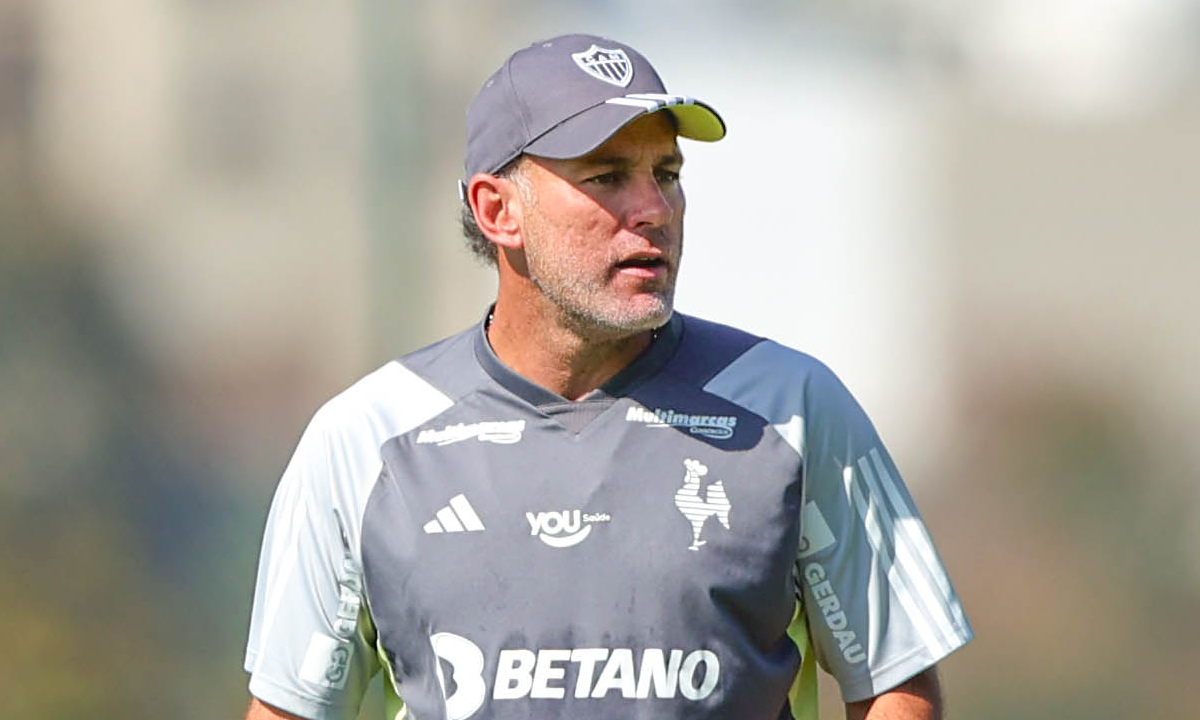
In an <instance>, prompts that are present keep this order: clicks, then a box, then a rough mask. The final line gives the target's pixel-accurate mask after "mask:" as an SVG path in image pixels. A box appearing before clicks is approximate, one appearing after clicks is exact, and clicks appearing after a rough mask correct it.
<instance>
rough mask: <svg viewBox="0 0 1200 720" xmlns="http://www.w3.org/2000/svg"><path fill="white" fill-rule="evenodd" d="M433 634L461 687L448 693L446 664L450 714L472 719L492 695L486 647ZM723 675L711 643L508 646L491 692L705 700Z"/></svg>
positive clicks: (500, 695)
mask: <svg viewBox="0 0 1200 720" xmlns="http://www.w3.org/2000/svg"><path fill="white" fill-rule="evenodd" d="M429 641H430V644H431V645H432V646H433V651H434V653H436V654H437V656H438V657H439V658H441V659H442V660H444V661H446V663H447V664H449V666H450V669H451V678H452V679H453V681H454V683H453V685H452V687H453V688H454V692H453V693H451V694H449V695H447V694H446V688H447V683H446V680H445V677H444V675H443V673H442V669H441V663H439V664H438V682H439V683H440V684H441V686H442V697H444V698H445V700H446V715H447V717H448V718H449V720H466V718H469V717H471V716H472V715H474V714H475V713H476V712H478V710H479V708H481V707H483V704H484V702H485V701H486V699H487V695H488V683H487V681H486V680H485V679H484V677H483V672H484V669H485V666H486V663H485V662H484V655H483V651H482V650H480V649H479V646H478V645H476V644H475V643H473V642H471V641H470V640H468V639H466V638H465V637H462V636H461V635H455V634H454V633H448V632H440V633H436V634H434V635H432V636H431V637H430V638H429ZM720 679H721V662H720V660H719V659H718V658H717V654H716V653H714V652H713V651H711V650H692V651H690V652H685V651H684V650H680V649H678V648H676V649H671V650H664V649H662V648H645V649H644V650H642V651H641V654H640V656H638V655H635V651H634V650H633V648H599V647H589V648H574V649H568V648H562V649H548V648H543V649H539V650H527V649H525V648H506V649H503V650H501V651H500V652H499V654H498V656H497V658H496V674H495V676H494V677H493V678H492V682H491V697H492V699H493V700H516V699H519V698H526V697H527V698H544V699H552V700H561V699H563V698H565V697H567V693H568V692H569V693H570V694H571V697H573V698H576V699H579V700H586V699H603V698H605V697H607V696H609V695H610V694H613V695H614V696H618V695H619V696H620V697H623V698H628V699H636V700H645V699H648V698H660V699H669V698H674V697H676V696H683V697H684V698H686V699H687V700H691V701H700V700H703V699H705V698H707V697H708V696H709V695H711V694H712V693H713V690H715V689H716V687H717V682H718V681H719V680H720Z"/></svg>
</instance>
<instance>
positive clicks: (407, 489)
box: [246, 35, 971, 720]
mask: <svg viewBox="0 0 1200 720" xmlns="http://www.w3.org/2000/svg"><path fill="white" fill-rule="evenodd" d="M467 129H468V140H467V152H466V176H465V177H466V181H465V182H464V183H461V188H460V190H461V192H462V194H463V197H464V200H465V203H466V207H468V208H469V215H468V216H467V218H466V219H467V221H468V222H467V230H468V235H469V236H470V237H472V238H473V239H474V240H473V246H474V247H475V248H476V250H477V251H479V252H480V253H482V254H484V256H485V257H487V258H489V259H490V261H491V262H493V263H494V264H495V265H496V268H497V272H498V274H499V287H498V292H497V297H496V302H495V304H494V305H493V306H492V308H491V309H490V311H489V312H488V314H487V316H486V318H484V319H483V320H482V321H481V322H480V324H479V325H478V326H476V327H474V328H471V329H469V330H467V331H465V332H463V333H460V334H458V335H455V336H453V337H451V338H448V339H446V340H443V341H441V342H439V343H437V344H435V345H432V346H430V347H428V348H425V349H423V350H420V351H418V352H416V353H413V354H411V355H408V356H406V357H405V358H402V359H401V360H399V361H397V362H393V363H389V364H388V365H385V366H384V367H383V368H381V369H379V370H378V371H376V372H374V373H372V374H371V375H369V376H367V377H366V378H364V379H363V380H361V381H360V382H358V383H357V384H356V385H354V386H353V387H351V388H350V389H348V390H347V391H345V392H344V393H342V394H341V395H339V396H338V397H336V398H334V399H333V400H332V401H330V402H329V403H328V404H326V405H325V406H324V407H323V408H321V410H320V411H318V412H317V414H316V416H315V417H314V419H313V421H312V423H311V425H310V426H309V428H308V430H307V431H306V432H305V433H304V436H303V438H302V439H301V441H300V444H299V447H298V448H297V450H296V454H295V456H294V458H293V459H292V461H291V463H290V464H289V465H288V467H287V469H286V471H285V473H284V476H283V479H282V481H281V483H280V486H279V490H278V492H277V494H276V497H275V500H274V503H273V506H272V510H271V514H270V518H269V520H268V523H267V529H266V537H265V541H264V544H263V551H262V559H261V564H260V569H259V577H258V589H257V592H256V596H255V602H254V613H253V618H252V621H251V628H250V641H249V647H248V650H247V654H246V668H247V670H248V671H249V672H250V673H251V680H250V691H251V693H252V695H253V696H254V700H253V701H252V703H251V708H250V711H249V715H248V717H250V718H270V717H303V718H315V719H321V720H325V719H326V718H352V717H355V716H356V714H357V712H358V706H359V702H360V699H361V696H362V693H363V689H364V687H365V685H366V684H367V682H368V680H369V679H370V678H371V676H372V675H374V674H375V673H376V672H377V671H379V670H380V669H382V670H383V671H384V673H385V683H384V685H385V692H386V695H387V698H388V700H387V706H388V707H387V714H388V717H389V718H392V717H402V716H404V715H405V713H407V715H408V716H410V717H414V718H417V719H418V720H427V719H429V718H448V719H449V720H466V719H467V718H601V717H604V718H737V719H738V720H768V719H769V720H777V719H779V718H815V716H816V707H817V705H816V667H817V664H818V663H819V664H821V665H822V666H823V667H824V668H825V669H826V670H828V671H829V672H831V673H832V674H833V675H834V676H835V677H836V678H837V680H838V682H839V683H840V685H841V690H842V694H843V696H844V699H845V700H846V703H847V704H846V714H847V717H849V718H936V717H939V716H940V699H939V696H938V682H937V677H936V675H935V670H934V666H935V664H936V663H937V662H938V661H939V660H940V659H941V658H942V657H944V656H945V655H947V654H949V653H950V652H952V651H953V650H955V649H957V648H958V647H960V646H961V645H963V644H964V643H966V642H967V641H968V640H969V639H970V637H971V630H970V627H969V625H968V624H967V621H966V619H965V617H964V615H963V612H962V609H961V607H960V606H959V602H958V600H957V597H956V595H955V592H954V590H953V588H952V587H951V585H950V583H949V581H948V580H947V579H946V576H945V573H944V571H943V569H942V566H941V563H940V562H939V560H938V558H937V555H936V553H935V551H934V549H933V546H932V544H931V543H930V541H929V538H928V536H927V534H926V531H925V528H924V526H923V525H922V523H921V521H920V518H919V517H918V515H917V514H916V511H915V509H914V508H913V504H912V500H911V499H910V497H909V495H908V493H907V491H906V489H905V487H904V485H903V483H902V481H901V479H900V475H899V473H898V472H897V471H896V468H895V467H894V466H893V464H892V461H891V459H890V458H889V456H888V454H887V452H886V451H885V450H884V448H883V446H882V445H881V444H880V441H879V439H878V437H877V436H876V434H875V431H874V429H873V428H872V426H871V424H870V422H869V421H868V420H867V418H866V416H865V415H864V414H863V412H862V410H861V409H860V408H859V406H858V405H857V403H855V401H854V399H853V398H852V397H851V396H850V394H849V393H848V392H847V391H846V389H845V388H844V387H843V386H842V385H841V383H839V382H838V380H837V379H836V377H835V376H834V375H833V374H832V373H831V372H830V371H829V370H828V369H826V368H825V367H824V366H822V365H821V364H820V363H818V362H817V361H815V360H813V359H812V358H810V357H808V356H806V355H803V354H801V353H798V352H796V351H793V350H790V349H787V348H784V347H782V346H780V345H778V344H776V343H773V342H771V341H769V340H765V339H762V338H757V337H753V336H751V335H748V334H746V333H742V332H740V331H737V330H734V329H732V328H728V327H724V326H720V325H715V324H711V323H707V322H704V321H701V320H697V319H695V318H690V317H684V316H682V315H681V314H679V313H674V312H673V307H672V305H673V294H674V287H675V278H676V274H677V272H678V269H679V261H680V252H681V247H682V241H683V214H684V196H683V191H682V188H681V186H680V181H679V173H680V168H681V166H682V164H683V157H682V155H681V153H680V150H679V147H678V145H677V143H676V138H677V136H683V137H686V138H691V139H695V140H702V141H715V140H719V139H720V138H721V137H722V136H723V135H724V134H725V126H724V123H723V122H722V120H721V118H720V117H719V116H718V115H717V113H716V112H715V111H714V110H713V109H712V108H710V107H709V106H708V105H705V104H703V103H700V102H698V101H695V100H692V99H690V98H684V97H680V96H675V95H669V94H667V93H666V90H665V89H664V87H663V85H662V82H661V81H660V80H659V78H658V75H657V74H656V73H655V71H654V69H653V68H652V67H651V66H650V64H649V63H648V62H647V61H646V59H645V58H644V57H642V56H641V55H640V54H639V53H638V52H636V51H635V50H634V49H633V48H630V47H629V46H627V45H624V44H622V43H619V42H616V41H613V40H607V39H603V38H598V37H591V36H580V35H572V36H565V37H560V38H555V39H553V40H549V41H546V42H543V43H537V44H535V45H533V46H531V47H529V48H526V49H524V50H521V51H519V52H517V53H515V54H514V55H513V56H512V57H510V58H509V60H508V61H507V62H506V63H505V64H504V65H503V66H502V67H501V68H500V70H498V71H497V72H496V73H495V74H494V75H493V76H492V77H491V78H490V79H489V80H488V81H487V82H486V84H485V85H484V87H483V88H482V89H481V90H480V91H479V94H478V95H477V96H476V97H475V99H474V100H473V101H472V103H471V107H470V109H469V111H468V114H467Z"/></svg>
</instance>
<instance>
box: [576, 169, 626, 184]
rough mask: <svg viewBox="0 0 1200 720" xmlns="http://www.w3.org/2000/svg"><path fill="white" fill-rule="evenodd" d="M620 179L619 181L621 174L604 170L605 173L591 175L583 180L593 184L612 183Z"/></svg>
mask: <svg viewBox="0 0 1200 720" xmlns="http://www.w3.org/2000/svg"><path fill="white" fill-rule="evenodd" d="M620 181H621V176H620V174H619V173H615V172H606V173H601V174H600V175H595V176H592V177H590V178H588V179H587V180H585V181H584V182H589V183H592V184H593V185H613V184H615V183H618V182H620Z"/></svg>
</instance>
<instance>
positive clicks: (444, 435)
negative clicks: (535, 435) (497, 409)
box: [417, 420, 525, 445]
mask: <svg viewBox="0 0 1200 720" xmlns="http://www.w3.org/2000/svg"><path fill="white" fill-rule="evenodd" d="M523 432H525V421H524V420H503V421H485V422H477V423H458V424H456V425H447V426H446V427H444V428H442V429H441V430H422V431H421V433H420V434H419V435H417V443H418V444H422V445H424V444H426V443H437V444H438V445H449V444H450V443H456V442H461V441H463V440H470V439H471V438H476V439H477V440H479V442H490V443H496V444H498V445H512V444H513V443H517V442H521V434H522V433H523Z"/></svg>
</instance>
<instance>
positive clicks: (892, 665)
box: [705, 342, 972, 701]
mask: <svg viewBox="0 0 1200 720" xmlns="http://www.w3.org/2000/svg"><path fill="white" fill-rule="evenodd" d="M763 378H770V382H763ZM705 389H706V390H708V391H709V392H712V393H714V394H717V395H720V396H722V397H725V398H727V399H729V400H731V401H733V402H735V403H737V404H739V405H742V406H744V407H746V408H747V409H749V410H751V411H753V412H756V413H758V414H760V415H762V416H763V417H764V418H766V419H767V420H768V422H770V423H771V424H772V425H773V426H774V427H775V429H776V431H778V432H779V433H780V434H781V435H782V436H783V437H784V438H785V439H786V440H787V441H788V444H789V445H791V446H792V448H793V449H794V450H796V452H798V453H800V454H801V455H802V456H803V458H804V475H805V483H804V485H805V505H804V512H803V514H802V524H803V535H802V540H801V544H800V548H799V551H798V568H797V569H798V571H799V584H800V586H801V590H802V593H803V598H804V606H805V610H806V613H807V615H808V624H809V628H810V631H811V632H812V636H813V640H814V643H815V644H816V649H817V654H818V659H819V660H820V662H821V665H822V666H823V667H824V668H825V669H826V670H828V671H829V672H830V673H831V674H832V675H833V676H834V677H835V678H836V679H837V680H838V683H839V685H840V686H841V689H842V695H843V697H844V699H845V700H846V701H854V700H861V699H864V698H868V697H872V696H874V695H877V694H879V693H880V692H883V691H884V690H887V689H889V688H891V687H894V686H895V685H896V684H898V683H900V682H903V681H904V680H906V679H907V678H909V677H911V676H912V675H915V674H916V673H918V672H920V671H921V670H924V669H925V668H927V667H929V666H931V665H933V664H934V663H936V662H937V661H938V660H940V659H941V658H942V657H945V656H946V655H948V654H949V653H950V652H952V651H954V650H955V649H957V648H958V647H961V646H962V645H963V644H965V643H966V642H967V641H968V640H969V639H970V638H971V636H972V632H971V628H970V625H969V624H968V622H967V620H966V617H965V615H964V613H963V610H962V607H961V604H960V603H959V601H958V597H957V595H956V594H955V592H954V589H953V587H952V586H951V585H950V582H949V580H948V579H947V577H946V574H945V570H944V569H943V567H942V563H941V561H940V559H939V558H938V556H937V553H936V550H935V549H934V547H933V544H932V542H931V541H930V538H929V535H928V532H927V531H926V528H925V525H924V523H923V522H922V521H921V518H920V516H919V514H918V513H917V511H916V508H915V505H914V504H913V502H912V498H911V497H910V496H909V493H908V490H907V488H906V487H905V486H904V483H903V480H902V479H901V476H900V473H899V472H898V471H897V470H896V467H895V465H894V463H893V462H892V459H891V457H890V456H889V455H888V453H887V450H886V449H885V448H884V447H883V444H882V442H880V440H879V437H878V435H877V433H876V432H875V429H874V427H873V426H872V424H871V422H870V420H869V419H868V418H867V415H866V413H864V412H863V410H862V408H861V407H860V406H859V404H858V403H857V401H855V399H854V398H853V396H852V395H851V394H850V392H849V391H848V390H847V389H846V388H845V386H844V385H843V384H842V383H841V382H840V381H839V380H838V379H837V377H836V376H835V375H834V374H833V372H832V371H830V370H829V369H828V368H827V367H825V366H824V365H823V364H821V363H820V362H819V361H817V360H816V359H814V358H812V357H810V356H808V355H805V354H803V353H800V352H797V351H794V350H791V349H789V348H786V347H783V346H781V345H779V344H777V343H774V342H764V343H760V344H759V345H757V346H755V347H753V348H751V349H750V350H749V351H747V352H746V353H745V354H744V355H743V356H742V357H740V358H738V359H737V360H736V361H734V362H733V363H732V364H730V365H729V366H728V367H727V368H726V369H725V370H723V371H722V372H721V373H720V374H719V375H717V376H716V377H714V378H713V379H712V380H711V381H710V382H709V383H708V384H707V385H706V387H705Z"/></svg>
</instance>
